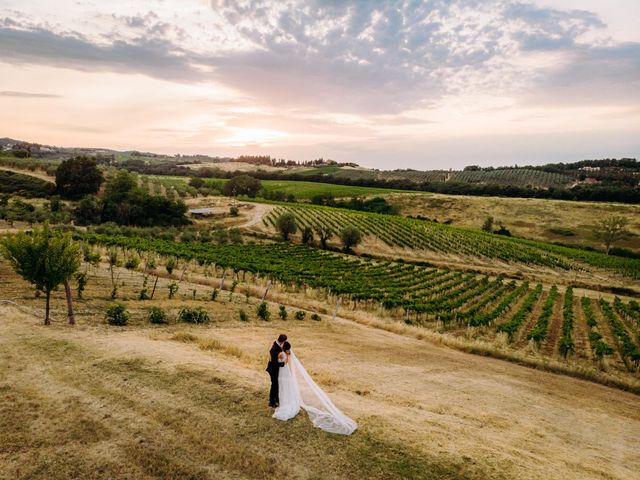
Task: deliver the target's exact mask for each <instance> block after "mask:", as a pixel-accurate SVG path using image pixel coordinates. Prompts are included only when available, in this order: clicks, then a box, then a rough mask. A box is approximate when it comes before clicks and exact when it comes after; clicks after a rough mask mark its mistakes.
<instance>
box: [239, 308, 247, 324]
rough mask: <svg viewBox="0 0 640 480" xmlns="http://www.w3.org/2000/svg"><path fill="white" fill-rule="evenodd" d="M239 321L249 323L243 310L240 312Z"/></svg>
mask: <svg viewBox="0 0 640 480" xmlns="http://www.w3.org/2000/svg"><path fill="white" fill-rule="evenodd" d="M240 321H241V322H247V321H249V317H248V316H247V313H246V312H245V311H244V310H240Z"/></svg>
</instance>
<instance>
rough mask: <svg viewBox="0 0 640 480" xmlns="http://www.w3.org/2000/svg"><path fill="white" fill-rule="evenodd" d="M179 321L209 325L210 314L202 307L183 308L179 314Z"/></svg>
mask: <svg viewBox="0 0 640 480" xmlns="http://www.w3.org/2000/svg"><path fill="white" fill-rule="evenodd" d="M178 320H180V321H181V322H186V323H209V314H208V313H207V311H206V310H205V309H204V308H202V307H197V308H183V309H182V310H180V312H179V313H178Z"/></svg>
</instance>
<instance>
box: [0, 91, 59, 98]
mask: <svg viewBox="0 0 640 480" xmlns="http://www.w3.org/2000/svg"><path fill="white" fill-rule="evenodd" d="M0 97H15V98H61V95H54V94H52V93H31V92H14V91H11V90H4V91H0Z"/></svg>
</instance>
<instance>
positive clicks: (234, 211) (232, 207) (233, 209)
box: [229, 205, 238, 217]
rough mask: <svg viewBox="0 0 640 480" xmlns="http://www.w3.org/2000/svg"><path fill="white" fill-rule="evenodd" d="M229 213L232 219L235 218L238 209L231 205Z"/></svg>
mask: <svg viewBox="0 0 640 480" xmlns="http://www.w3.org/2000/svg"><path fill="white" fill-rule="evenodd" d="M229 213H230V214H231V216H232V217H237V216H238V207H236V206H235V205H232V206H231V208H230V209H229Z"/></svg>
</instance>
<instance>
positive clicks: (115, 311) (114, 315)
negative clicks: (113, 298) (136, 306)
mask: <svg viewBox="0 0 640 480" xmlns="http://www.w3.org/2000/svg"><path fill="white" fill-rule="evenodd" d="M105 318H106V320H107V323H108V324H109V325H117V326H123V325H126V324H127V322H129V313H128V312H127V309H126V307H125V306H124V305H122V304H120V303H117V304H115V305H109V306H108V307H107V311H106V315H105Z"/></svg>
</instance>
